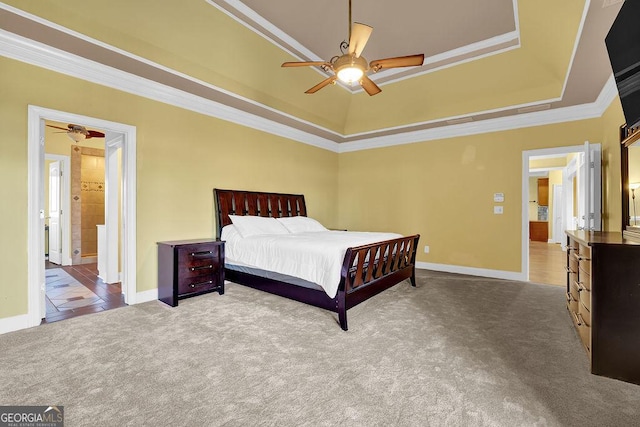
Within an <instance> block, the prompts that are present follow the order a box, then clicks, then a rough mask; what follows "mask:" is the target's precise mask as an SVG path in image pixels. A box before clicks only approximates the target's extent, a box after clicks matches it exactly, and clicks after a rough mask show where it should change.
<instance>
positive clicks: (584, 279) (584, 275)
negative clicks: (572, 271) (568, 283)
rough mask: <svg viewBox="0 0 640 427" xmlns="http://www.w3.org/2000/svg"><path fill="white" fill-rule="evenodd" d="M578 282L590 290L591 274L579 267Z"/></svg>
mask: <svg viewBox="0 0 640 427" xmlns="http://www.w3.org/2000/svg"><path fill="white" fill-rule="evenodd" d="M578 278H579V280H578V282H579V283H580V284H581V285H582V286H583V287H585V288H587V289H589V290H591V274H589V272H588V271H586V270H583V269H582V268H580V270H579V271H578Z"/></svg>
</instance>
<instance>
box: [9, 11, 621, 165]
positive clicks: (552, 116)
mask: <svg viewBox="0 0 640 427" xmlns="http://www.w3.org/2000/svg"><path fill="white" fill-rule="evenodd" d="M0 8H3V9H7V10H13V9H14V8H11V7H9V6H7V5H5V4H3V3H0ZM19 12H20V13H21V15H22V16H28V17H30V15H28V14H26V13H24V12H22V11H19ZM38 20H39V22H43V23H45V25H48V23H47V22H48V21H43V20H42V19H41V18H38ZM64 30H65V31H67V32H68V33H70V34H72V32H71V31H70V30H67V29H64ZM73 34H77V33H73ZM80 36H81V37H83V39H84V40H89V41H91V42H95V43H96V44H99V45H100V46H102V47H106V48H109V49H111V50H113V51H115V52H118V53H121V52H122V51H120V50H118V49H117V48H114V47H111V46H109V45H106V44H104V43H102V42H98V41H94V40H92V39H89V38H87V37H86V36H82V35H80ZM124 54H127V55H128V56H129V57H131V58H134V59H139V60H141V61H144V62H145V63H146V64H149V65H152V66H155V67H158V68H161V69H163V70H165V71H168V72H171V73H173V74H175V75H178V76H180V77H184V78H188V79H190V80H191V81H194V82H197V83H200V84H203V85H205V86H207V87H209V88H213V89H215V90H219V91H221V92H224V93H226V94H228V95H229V96H233V97H234V98H236V99H240V100H244V101H246V102H250V103H251V104H253V105H258V106H261V107H262V108H264V109H266V110H269V111H272V112H277V113H279V114H280V115H282V116H283V117H289V118H292V119H294V120H296V121H297V122H299V123H305V124H310V123H308V122H306V121H304V120H301V119H299V118H296V117H294V116H291V115H288V114H285V113H282V112H279V111H277V110H274V109H272V108H270V107H267V106H263V105H261V104H258V103H256V102H255V101H252V100H245V99H244V98H242V97H240V96H238V95H235V94H233V93H231V92H228V91H224V90H223V89H221V88H216V87H214V86H212V85H208V84H207V83H206V82H200V81H198V80H196V79H193V78H192V77H189V76H185V75H183V74H181V73H179V72H177V71H175V70H171V69H169V68H167V67H163V66H161V65H159V64H155V63H153V62H151V61H148V60H146V59H144V58H138V57H135V56H133V55H132V54H129V53H126V52H125V53H124ZM0 55H2V56H5V57H8V58H11V59H15V60H18V61H21V62H26V63H29V64H31V65H35V66H38V67H41V68H45V69H48V70H51V71H55V72H59V73H62V74H65V75H68V76H71V77H75V78H79V79H82V80H85V81H89V82H92V83H96V84H100V85H103V86H107V87H110V88H113V89H117V90H121V91H124V92H128V93H131V94H134V95H138V96H142V97H145V98H148V99H152V100H155V101H158V102H162V103H165V104H170V105H173V106H176V107H179V108H183V109H186V110H190V111H194V112H197V113H200V114H205V115H208V116H211V117H215V118H218V119H221V120H225V121H229V122H233V123H236V124H239V125H241V126H246V127H250V128H253V129H256V130H259V131H263V132H266V133H269V134H273V135H277V136H281V137H283V138H287V139H291V140H294V141H298V142H301V143H304V144H307V145H311V146H314V147H318V148H322V149H325V150H328V151H332V152H335V153H345V152H353V151H360V150H367V149H372V148H381V147H389V146H395V145H401V144H411V143H418V142H425V141H432V140H437V139H447V138H455V137H463V136H470V135H474V134H482V133H488V132H498V131H505V130H512V129H518V128H523V127H533V126H542V125H547V124H554V123H562V122H569V121H575V120H584V119H591V118H597V117H601V116H602V114H603V113H604V111H605V110H606V109H607V108H608V107H609V105H610V104H611V102H612V101H613V100H614V99H615V97H616V96H617V88H616V85H615V81H614V79H613V76H611V77H610V78H609V80H607V82H606V84H605V85H604V87H603V89H602V91H601V93H600V95H599V96H598V98H597V100H596V101H595V102H593V103H589V104H582V105H577V106H572V107H564V108H557V109H551V110H547V111H541V112H534V113H527V114H518V115H514V116H506V117H501V118H495V119H487V120H481V121H474V122H469V123H462V124H457V125H449V126H443V127H437V128H432V129H424V130H418V131H405V132H403V131H402V127H399V128H389V129H379V130H377V131H375V132H376V133H378V132H385V131H394V132H395V133H394V134H392V135H388V136H370V137H367V136H365V135H366V134H361V135H356V134H351V135H342V134H338V133H336V132H333V131H330V130H328V129H324V128H323V127H321V126H318V125H315V124H312V123H311V125H313V126H314V127H315V128H317V129H321V130H324V131H326V132H330V133H332V134H334V135H336V137H337V138H338V139H345V138H348V137H354V136H362V138H359V139H358V140H357V141H352V142H342V143H338V142H336V141H333V140H330V139H327V138H323V137H320V136H317V135H314V134H311V133H309V132H305V131H302V130H300V129H297V128H295V127H293V126H289V125H285V124H282V123H278V122H276V121H274V120H269V119H266V118H264V117H261V116H259V115H256V114H252V113H248V112H246V111H243V110H240V109H237V108H233V107H230V106H228V105H225V104H223V103H220V102H216V101H213V100H210V99H207V98H203V97H200V96H197V95H193V94H191V93H187V92H184V91H181V90H179V89H175V88H173V87H170V86H167V85H163V84H160V83H158V82H154V81H152V80H149V79H145V78H143V77H140V76H136V75H133V74H130V73H127V72H124V71H121V70H117V69H115V68H113V67H109V66H106V65H104V64H100V63H97V62H94V61H90V60H87V59H86V58H82V57H80V56H76V55H73V54H70V53H68V52H65V51H63V50H60V49H56V48H53V47H51V46H49V45H46V44H42V43H39V42H36V41H34V40H31V39H28V38H24V37H21V36H19V35H16V34H14V33H11V32H8V31H5V30H1V29H0ZM541 102H549V101H548V100H547V101H541ZM536 104H537V103H536ZM517 107H518V106H511V107H506V108H504V109H501V110H507V109H510V108H517ZM455 118H459V117H445V118H442V119H438V121H443V122H446V120H450V119H455ZM414 125H415V124H414Z"/></svg>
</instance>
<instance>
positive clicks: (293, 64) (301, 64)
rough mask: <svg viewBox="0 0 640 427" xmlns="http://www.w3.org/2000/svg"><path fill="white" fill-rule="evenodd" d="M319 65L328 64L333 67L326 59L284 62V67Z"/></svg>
mask: <svg viewBox="0 0 640 427" xmlns="http://www.w3.org/2000/svg"><path fill="white" fill-rule="evenodd" d="M313 65H317V66H319V67H321V66H323V65H326V66H329V67H331V64H329V63H328V62H325V61H300V62H285V63H283V64H282V67H306V66H313Z"/></svg>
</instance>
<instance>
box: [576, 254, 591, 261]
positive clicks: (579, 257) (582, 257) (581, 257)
mask: <svg viewBox="0 0 640 427" xmlns="http://www.w3.org/2000/svg"><path fill="white" fill-rule="evenodd" d="M578 261H591V258H587V257H585V256H579V255H578Z"/></svg>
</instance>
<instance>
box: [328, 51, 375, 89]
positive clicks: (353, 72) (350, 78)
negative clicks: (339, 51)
mask: <svg viewBox="0 0 640 427" xmlns="http://www.w3.org/2000/svg"><path fill="white" fill-rule="evenodd" d="M333 69H334V70H335V72H336V76H338V79H339V80H340V81H341V82H343V83H346V84H353V83H354V82H359V81H360V79H362V76H363V75H364V71H365V70H366V69H367V60H366V59H364V58H363V57H362V56H359V57H356V56H355V55H350V54H346V55H342V56H341V57H339V58H338V59H336V62H334V63H333Z"/></svg>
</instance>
